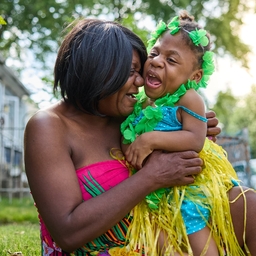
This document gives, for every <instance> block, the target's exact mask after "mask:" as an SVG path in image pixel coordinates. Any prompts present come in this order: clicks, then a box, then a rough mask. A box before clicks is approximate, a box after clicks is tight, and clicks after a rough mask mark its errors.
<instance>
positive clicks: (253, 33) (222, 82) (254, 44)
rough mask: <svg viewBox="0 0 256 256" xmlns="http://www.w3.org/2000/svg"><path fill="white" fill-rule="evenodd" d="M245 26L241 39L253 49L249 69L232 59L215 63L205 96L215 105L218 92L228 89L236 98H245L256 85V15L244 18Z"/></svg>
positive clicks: (225, 58)
mask: <svg viewBox="0 0 256 256" xmlns="http://www.w3.org/2000/svg"><path fill="white" fill-rule="evenodd" d="M244 23H245V25H244V26H243V27H242V29H241V38H243V41H244V43H246V44H248V45H249V46H250V48H251V54H250V56H249V63H248V66H249V69H248V70H247V69H245V68H243V67H242V66H241V64H240V63H239V62H238V61H235V60H234V59H232V58H230V57H224V58H220V57H218V58H217V59H216V61H215V65H216V71H215V73H214V74H213V75H212V77H211V79H210V82H209V85H208V87H207V88H206V89H205V90H204V94H205V96H206V97H207V99H208V101H209V102H210V103H214V102H215V99H216V96H217V94H218V92H220V91H223V92H225V91H226V90H227V89H228V88H230V89H231V90H232V94H233V95H234V96H244V95H246V94H248V93H250V91H251V86H252V85H256V30H255V24H256V13H254V14H248V15H246V16H245V18H244Z"/></svg>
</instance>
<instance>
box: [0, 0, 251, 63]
mask: <svg viewBox="0 0 256 256" xmlns="http://www.w3.org/2000/svg"><path fill="white" fill-rule="evenodd" d="M245 2H246V1H239V0H215V1H212V0H202V1H190V0H179V1H177V0H173V1H170V0H147V1H146V0H140V1H135V0H130V1H129V0H128V1H126V0H87V1H83V0H72V1H66V0H44V1H32V0H5V1H3V2H2V3H1V9H0V15H2V17H3V18H4V19H5V20H6V21H7V23H8V24H7V26H4V27H3V26H2V27H1V29H0V47H1V50H2V54H4V56H5V57H7V56H11V57H12V58H18V59H22V60H24V59H26V57H24V56H23V58H22V54H21V53H22V50H23V49H24V48H28V49H32V50H33V53H34V54H35V56H36V59H37V60H40V61H42V63H44V61H45V60H46V58H47V57H48V54H49V53H52V52H56V50H57V47H58V43H57V42H58V40H59V37H60V35H61V31H62V29H63V27H64V25H65V23H69V22H70V21H71V20H73V19H74V18H79V17H88V16H96V17H105V18H106V17H108V19H112V20H116V21H119V22H121V23H124V24H125V25H127V26H129V27H130V28H131V29H133V30H135V32H137V33H138V34H139V35H140V36H142V37H143V39H144V40H145V41H146V39H147V38H146V34H145V30H144V33H142V30H139V29H138V26H137V24H138V23H139V22H140V21H142V20H145V17H146V16H150V17H151V18H152V19H153V20H155V21H159V20H160V19H163V20H164V21H169V20H170V18H171V17H173V16H174V15H175V14H177V12H178V11H179V10H180V9H187V10H188V11H189V12H190V13H191V14H192V15H194V16H195V18H196V20H199V21H200V23H202V24H206V28H207V30H209V31H210V32H211V34H212V37H213V39H214V44H213V45H214V50H215V51H216V52H217V53H218V54H225V53H229V54H231V55H232V56H233V57H234V58H236V59H239V60H241V61H242V62H243V64H244V65H246V60H247V59H246V56H247V54H248V53H249V50H250V49H249V48H248V46H247V45H245V44H244V43H243V42H242V41H241V40H240V38H239V36H238V33H239V29H240V27H241V25H242V24H243V22H242V17H243V15H244V14H245V13H246V12H247V11H248V8H249V7H246V5H248V3H245ZM247 2H248V1H247ZM147 34H148V33H147ZM230 42H232V43H230Z"/></svg>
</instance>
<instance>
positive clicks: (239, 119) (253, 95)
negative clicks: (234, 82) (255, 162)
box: [232, 85, 256, 158]
mask: <svg viewBox="0 0 256 256" xmlns="http://www.w3.org/2000/svg"><path fill="white" fill-rule="evenodd" d="M255 99H256V85H254V86H252V88H251V92H250V93H249V94H248V95H247V96H246V97H245V98H244V99H242V101H241V102H240V105H241V106H240V107H238V108H237V109H236V111H235V113H234V115H233V118H232V119H233V120H232V122H233V123H234V125H235V126H236V127H237V128H238V129H240V130H242V129H243V128H248V132H249V144H250V148H251V157H252V158H256V129H255V127H256V102H255Z"/></svg>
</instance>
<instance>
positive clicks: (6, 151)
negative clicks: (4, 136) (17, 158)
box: [4, 147, 12, 164]
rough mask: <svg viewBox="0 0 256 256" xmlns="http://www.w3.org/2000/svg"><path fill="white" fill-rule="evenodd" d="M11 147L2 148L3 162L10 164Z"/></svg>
mask: <svg viewBox="0 0 256 256" xmlns="http://www.w3.org/2000/svg"><path fill="white" fill-rule="evenodd" d="M11 152H12V151H11V148H7V147H5V148H4V153H5V162H6V163H8V164H10V163H11V160H12V154H11Z"/></svg>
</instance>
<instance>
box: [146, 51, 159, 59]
mask: <svg viewBox="0 0 256 256" xmlns="http://www.w3.org/2000/svg"><path fill="white" fill-rule="evenodd" d="M156 56H157V53H156V52H150V53H149V55H148V57H149V58H150V57H151V58H154V57H156Z"/></svg>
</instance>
